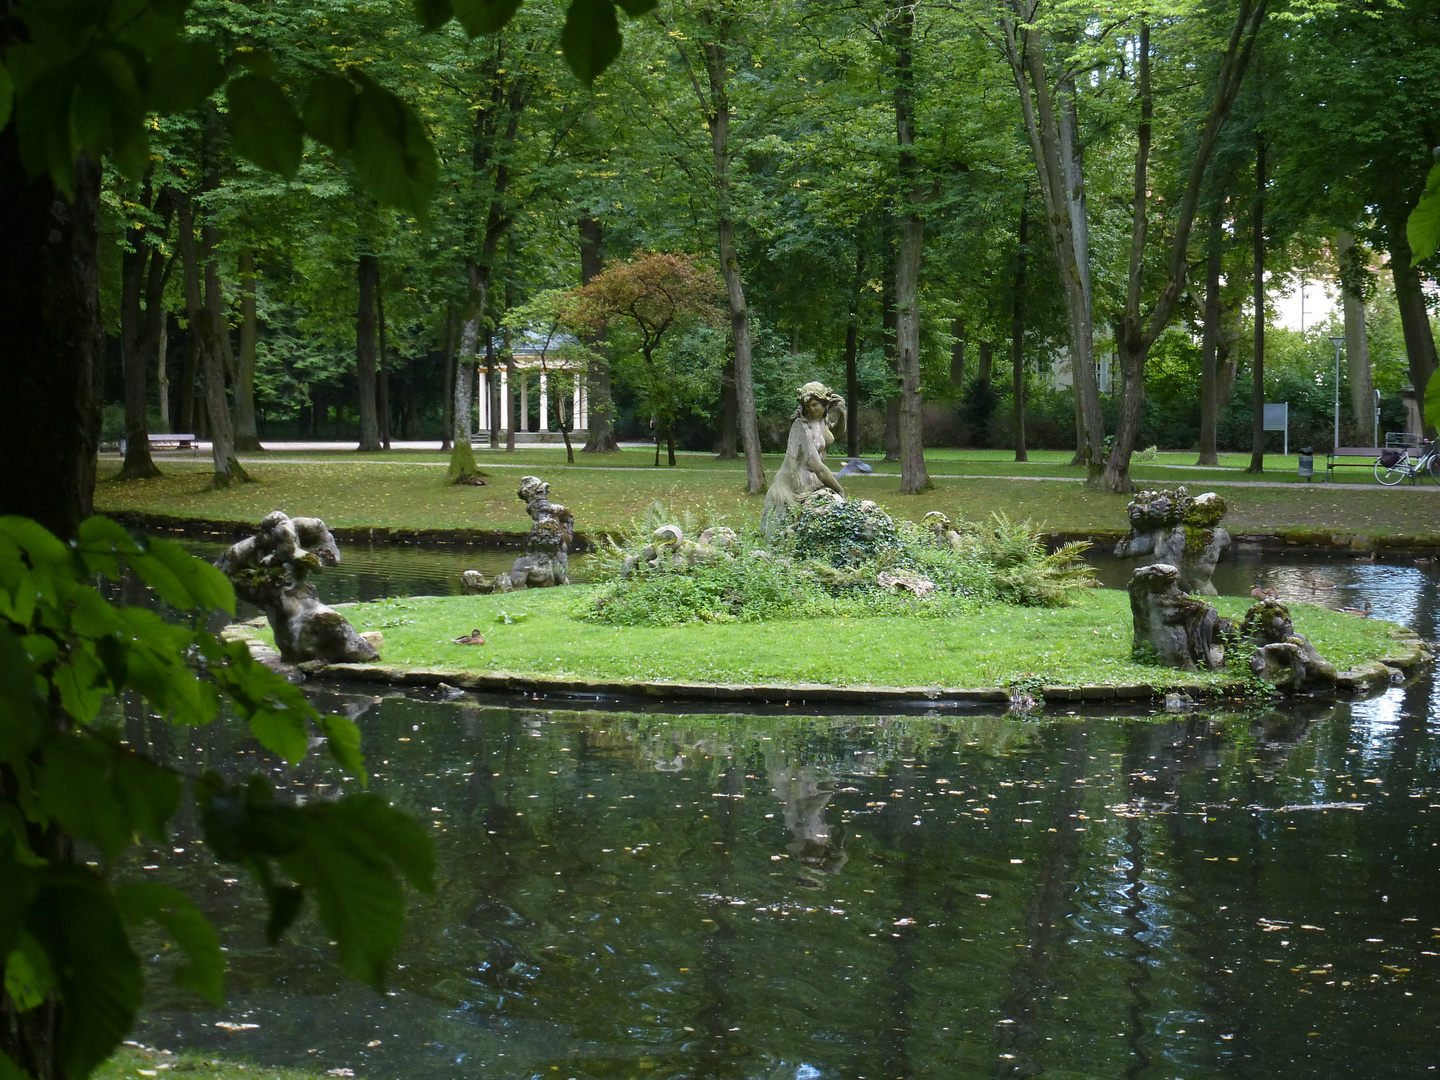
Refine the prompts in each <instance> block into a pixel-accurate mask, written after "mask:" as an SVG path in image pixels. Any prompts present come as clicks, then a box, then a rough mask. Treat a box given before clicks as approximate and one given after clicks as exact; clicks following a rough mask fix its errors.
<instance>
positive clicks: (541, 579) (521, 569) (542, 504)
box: [461, 476, 575, 593]
mask: <svg viewBox="0 0 1440 1080" xmlns="http://www.w3.org/2000/svg"><path fill="white" fill-rule="evenodd" d="M516 494H517V495H518V496H519V498H521V499H522V500H524V502H525V509H526V511H527V512H528V513H529V514H530V518H531V520H532V524H531V526H530V535H529V536H527V537H526V538H525V554H524V555H521V556H520V557H519V558H518V559H516V560H515V562H514V564H513V565H512V566H511V567H510V571H509V572H508V573H505V574H496V575H495V580H494V581H487V580H486V579H485V575H484V574H482V573H481V572H480V571H479V570H466V571H465V573H464V574H462V575H461V580H462V582H463V584H464V587H465V591H466V592H470V593H488V592H511V591H512V590H515V589H544V588H549V587H550V586H553V585H565V584H568V583H569V581H570V578H569V576H568V573H567V569H568V567H569V561H570V548H571V546H572V545H573V544H574V542H575V516H574V515H573V514H571V513H570V511H569V510H567V509H566V508H565V507H563V506H561V505H560V504H559V503H552V502H551V501H550V485H549V484H547V483H546V482H545V481H543V480H541V479H540V478H539V477H538V476H522V477H521V478H520V490H519V491H518V492H517V493H516Z"/></svg>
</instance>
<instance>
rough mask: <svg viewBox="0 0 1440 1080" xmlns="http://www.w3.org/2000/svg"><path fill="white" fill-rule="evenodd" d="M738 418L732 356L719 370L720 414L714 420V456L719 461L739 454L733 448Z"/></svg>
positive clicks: (732, 459)
mask: <svg viewBox="0 0 1440 1080" xmlns="http://www.w3.org/2000/svg"><path fill="white" fill-rule="evenodd" d="M739 419H740V401H739V399H738V398H737V397H736V395H735V358H734V357H733V356H732V357H730V358H729V359H728V360H726V361H725V366H724V367H723V368H722V369H721V370H720V416H719V419H718V420H716V422H715V456H716V457H717V458H719V459H720V460H721V461H734V460H735V459H736V458H737V457H739V456H740V455H739V454H738V453H737V452H736V449H735V442H736V440H735V436H736V424H737V423H738V421H739Z"/></svg>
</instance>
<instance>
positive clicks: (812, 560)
mask: <svg viewBox="0 0 1440 1080" xmlns="http://www.w3.org/2000/svg"><path fill="white" fill-rule="evenodd" d="M689 537H694V538H695V539H693V540H692V539H689ZM1088 546H1089V545H1088V544H1084V543H1076V544H1067V545H1065V546H1064V547H1062V548H1061V549H1059V550H1058V551H1056V552H1054V553H1053V554H1048V555H1047V554H1046V552H1045V545H1044V543H1043V541H1042V540H1041V537H1040V532H1039V530H1038V529H1037V528H1036V527H1035V526H1034V525H1032V524H1031V523H1030V522H1028V521H1027V522H1023V523H1019V522H1013V521H1011V520H1010V519H1009V518H1007V517H1005V516H1004V515H1001V514H996V515H994V516H993V517H992V519H991V521H990V522H989V523H987V524H983V525H982V524H971V523H968V522H966V523H961V524H959V525H951V523H950V521H949V519H947V518H946V517H945V516H944V515H943V514H929V515H927V516H926V518H925V521H924V523H923V524H918V525H917V524H915V523H913V522H908V521H897V520H895V519H894V518H892V517H891V516H890V515H889V514H888V513H886V512H885V510H884V509H882V508H881V507H880V506H878V505H877V504H875V503H873V502H870V501H868V500H865V501H862V500H857V499H849V500H847V499H843V498H841V497H840V496H838V495H835V494H834V493H833V492H830V491H819V492H816V493H815V494H813V495H811V496H810V497H809V498H808V499H806V501H805V502H804V503H802V504H801V506H800V508H799V510H798V512H797V513H796V514H795V516H794V518H793V519H792V521H791V523H790V525H789V526H788V527H787V528H786V529H785V531H784V533H783V534H781V535H779V536H777V537H775V538H774V539H773V540H772V541H770V542H767V541H766V540H765V539H764V537H763V536H762V535H761V534H760V533H759V532H758V531H748V532H736V531H735V530H733V529H731V528H728V527H727V526H725V525H723V524H721V523H712V522H707V521H699V520H696V519H694V518H690V517H688V516H687V517H686V518H685V519H683V520H677V519H676V518H675V517H674V515H671V514H669V513H667V512H666V510H665V508H664V507H663V506H661V505H660V504H658V503H656V504H654V505H652V506H651V507H650V509H649V510H648V511H647V513H646V514H645V515H644V516H643V517H642V518H641V519H640V520H639V521H637V522H636V523H635V524H634V525H633V526H632V527H631V528H630V529H629V530H627V532H626V533H625V534H624V535H623V536H622V537H621V538H619V539H618V540H612V541H610V542H608V543H607V544H606V545H605V546H604V548H603V549H602V550H601V551H600V552H599V553H598V554H596V555H594V556H592V557H591V561H590V564H589V567H588V572H589V574H590V576H591V577H592V578H594V579H595V580H597V581H599V582H600V583H601V584H600V586H599V587H598V588H597V589H595V590H594V593H593V600H592V601H591V602H590V603H589V604H588V605H587V606H586V608H585V610H584V611H583V612H582V613H581V615H580V617H581V618H586V619H592V620H595V621H599V622H608V623H616V624H621V625H644V624H649V625H655V626H674V625H677V624H680V623H686V622H695V621H700V622H758V621H761V620H769V619H797V618H837V617H845V616H861V615H912V616H914V615H921V616H937V617H938V616H951V615H961V614H966V613H971V612H974V611H976V610H978V609H979V608H980V607H983V606H986V605H991V604H1001V603H1003V604H1020V605H1027V606H1059V605H1061V604H1064V603H1066V602H1067V601H1068V600H1069V599H1071V598H1072V597H1073V596H1074V595H1075V593H1076V590H1079V589H1082V588H1087V587H1090V586H1093V585H1094V584H1095V580H1094V578H1093V576H1092V574H1091V571H1090V568H1089V567H1088V566H1087V565H1086V564H1085V563H1084V562H1083V561H1082V559H1081V555H1082V553H1083V552H1084V551H1085V549H1086V548H1087V547H1088Z"/></svg>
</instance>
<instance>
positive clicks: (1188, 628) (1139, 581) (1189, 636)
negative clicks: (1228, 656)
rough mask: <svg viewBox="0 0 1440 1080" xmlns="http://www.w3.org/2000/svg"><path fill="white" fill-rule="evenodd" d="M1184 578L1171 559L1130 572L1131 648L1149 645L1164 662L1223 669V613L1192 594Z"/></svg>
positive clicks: (1190, 667)
mask: <svg viewBox="0 0 1440 1080" xmlns="http://www.w3.org/2000/svg"><path fill="white" fill-rule="evenodd" d="M1179 582H1180V571H1179V570H1178V569H1176V568H1175V567H1173V566H1171V565H1169V564H1168V563H1155V564H1154V565H1153V566H1142V567H1140V568H1139V569H1138V570H1136V571H1135V573H1134V574H1133V575H1132V576H1131V578H1130V614H1131V616H1132V618H1133V622H1134V631H1135V639H1134V644H1133V646H1132V648H1133V650H1134V651H1135V652H1136V653H1139V652H1140V651H1141V650H1142V648H1143V647H1144V646H1149V648H1151V649H1153V650H1154V652H1155V656H1156V659H1157V660H1158V661H1159V663H1160V664H1161V665H1163V666H1164V667H1173V668H1180V669H1181V670H1184V671H1197V670H1199V669H1200V668H1210V669H1215V668H1219V667H1221V666H1222V665H1223V664H1224V663H1225V650H1224V648H1223V647H1222V646H1221V644H1220V641H1219V636H1220V635H1219V634H1218V631H1219V629H1220V614H1219V612H1217V611H1216V610H1215V609H1214V608H1213V607H1211V606H1210V605H1209V604H1207V603H1206V602H1205V601H1204V600H1197V599H1195V597H1193V596H1187V595H1186V594H1185V593H1184V592H1183V591H1181V589H1180V585H1179Z"/></svg>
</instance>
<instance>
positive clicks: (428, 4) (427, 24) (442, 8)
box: [415, 0, 455, 30]
mask: <svg viewBox="0 0 1440 1080" xmlns="http://www.w3.org/2000/svg"><path fill="white" fill-rule="evenodd" d="M454 14H455V9H454V8H452V7H451V6H450V0H415V18H417V19H419V20H420V25H421V26H423V27H424V28H425V29H426V30H438V29H440V27H442V26H444V25H445V24H446V23H447V22H449V21H450V19H451V17H452V16H453V15H454Z"/></svg>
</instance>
